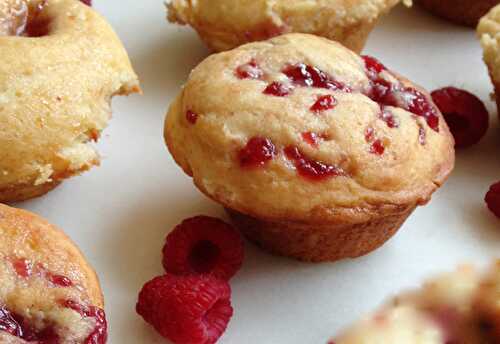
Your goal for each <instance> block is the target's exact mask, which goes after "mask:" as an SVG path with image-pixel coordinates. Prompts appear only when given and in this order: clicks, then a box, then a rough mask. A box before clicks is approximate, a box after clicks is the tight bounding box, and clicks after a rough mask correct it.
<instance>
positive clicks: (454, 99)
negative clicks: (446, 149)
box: [431, 87, 489, 148]
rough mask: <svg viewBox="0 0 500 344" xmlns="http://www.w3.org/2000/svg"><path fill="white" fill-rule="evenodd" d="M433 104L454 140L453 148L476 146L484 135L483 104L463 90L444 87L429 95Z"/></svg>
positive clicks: (485, 120) (484, 114) (485, 114)
mask: <svg viewBox="0 0 500 344" xmlns="http://www.w3.org/2000/svg"><path fill="white" fill-rule="evenodd" d="M431 96H432V99H433V100H434V103H436V105H437V107H438V108H439V110H441V112H442V113H443V116H444V119H445V121H446V123H447V124H448V127H449V128H450V131H451V133H452V134H453V137H454V138H455V146H456V147H459V148H462V147H468V146H471V145H473V144H476V143H477V142H479V140H481V138H482V137H483V136H484V135H485V134H486V131H487V130H488V124H489V114H488V110H486V107H485V106H484V104H483V102H482V101H481V100H480V99H479V98H478V97H476V96H475V95H473V94H472V93H469V92H467V91H465V90H460V89H457V88H455V87H445V88H441V89H439V90H435V91H434V92H432V93H431Z"/></svg>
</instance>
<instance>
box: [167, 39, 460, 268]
mask: <svg viewBox="0 0 500 344" xmlns="http://www.w3.org/2000/svg"><path fill="white" fill-rule="evenodd" d="M165 138H166V143H167V145H168V148H169V150H170V152H171V154H172V156H173V157H174V159H175V161H176V162H177V163H178V164H179V165H180V166H181V167H182V169H183V170H184V171H185V172H186V173H187V174H188V175H190V176H192V178H193V180H194V183H195V185H196V186H197V187H198V188H199V189H200V190H201V191H202V192H203V193H204V194H206V195H207V196H208V197H210V198H212V199H213V200H215V201H216V202H218V203H220V204H222V205H223V206H224V207H226V208H227V210H228V212H229V214H230V215H231V217H232V219H233V220H234V222H235V223H236V224H237V225H238V227H240V228H241V229H242V230H243V232H244V233H245V234H246V235H247V236H248V237H249V238H250V239H251V240H253V241H255V242H257V243H259V244H260V245H262V246H263V247H265V248H267V249H269V250H271V251H273V252H276V253H279V254H282V255H286V256H292V257H296V258H299V259H303V260H307V261H324V260H337V259H340V258H345V257H357V256H360V255H363V254H366V253H368V252H370V251H372V250H374V249H375V248H377V247H379V246H380V245H382V244H383V243H384V242H385V241H386V240H388V239H389V238H390V237H391V236H392V235H393V234H394V233H395V232H396V231H397V229H398V228H399V227H400V226H401V225H402V224H403V222H404V221H405V219H406V218H407V217H408V216H409V215H410V214H411V212H412V211H413V210H414V209H415V207H416V206H418V205H422V204H425V203H427V202H428V201H429V199H430V197H431V194H432V193H433V192H434V191H435V190H436V189H437V188H438V187H439V186H440V185H441V184H442V183H443V182H444V181H445V179H446V177H447V176H448V174H449V173H450V171H451V170H452V168H453V165H454V149H453V138H452V136H451V135H450V132H449V130H448V128H447V126H446V124H445V121H444V120H443V118H442V115H441V114H440V112H439V110H438V109H437V108H436V107H435V106H434V104H433V103H432V101H431V99H430V97H429V95H428V94H427V93H426V92H425V91H423V90H422V89H420V88H418V87H417V86H415V85H413V84H412V83H411V82H409V81H408V80H406V79H404V78H402V77H400V76H398V75H397V74H395V73H393V72H391V71H390V70H389V69H387V68H386V67H385V66H383V65H382V64H381V63H380V62H378V61H377V60H376V59H375V58H372V57H368V56H365V57H363V58H362V57H360V56H358V55H357V54H355V53H354V52H352V51H350V50H348V49H346V48H345V47H343V46H342V45H341V44H339V43H336V42H333V41H329V40H327V39H325V38H320V37H317V36H313V35H307V34H288V35H283V36H279V37H276V38H273V39H271V40H269V41H264V42H255V43H249V44H247V45H244V46H242V47H240V48H237V49H235V50H232V51H229V52H223V53H219V54H216V55H212V56H210V57H208V58H207V59H206V60H205V61H203V62H202V63H201V64H200V65H199V66H197V67H196V68H195V69H194V70H193V71H192V73H191V74H190V76H189V79H188V81H187V83H186V85H185V86H184V88H183V90H182V92H181V93H180V94H179V96H178V97H177V98H176V99H175V100H174V101H173V103H172V104H171V106H170V109H169V112H168V115H167V119H166V124H165Z"/></svg>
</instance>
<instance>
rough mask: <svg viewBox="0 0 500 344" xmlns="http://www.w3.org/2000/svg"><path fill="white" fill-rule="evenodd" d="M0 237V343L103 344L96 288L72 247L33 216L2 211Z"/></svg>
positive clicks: (103, 319) (88, 269) (100, 303)
mask: <svg viewBox="0 0 500 344" xmlns="http://www.w3.org/2000/svg"><path fill="white" fill-rule="evenodd" d="M0 236H1V237H2V240H1V241H0V281H1V287H0V342H2V343H20V344H21V343H40V344H49V343H50V344H52V343H58V344H104V343H106V340H107V322H106V317H105V314H104V310H103V309H102V308H103V298H102V293H101V290H100V287H99V282H98V280H97V277H96V275H95V273H94V271H93V270H92V269H91V267H90V266H89V265H88V264H87V263H86V261H85V259H84V257H83V256H82V254H81V253H80V251H79V250H78V249H77V248H76V247H75V246H74V245H73V243H71V242H70V241H69V239H68V238H67V237H66V236H65V235H64V234H63V233H62V232H60V231H59V230H58V229H56V228H54V227H53V226H51V225H50V224H48V223H47V222H46V221H44V220H42V219H40V218H39V217H37V216H36V215H33V214H30V213H28V212H25V211H22V210H17V209H14V208H9V207H7V206H4V205H0ZM21 252H22V255H20V253H21Z"/></svg>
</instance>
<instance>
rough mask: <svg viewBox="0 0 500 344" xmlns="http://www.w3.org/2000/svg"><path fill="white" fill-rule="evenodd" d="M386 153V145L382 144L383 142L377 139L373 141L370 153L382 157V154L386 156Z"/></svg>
mask: <svg viewBox="0 0 500 344" xmlns="http://www.w3.org/2000/svg"><path fill="white" fill-rule="evenodd" d="M384 151H385V147H384V143H383V142H382V140H380V139H377V140H375V141H373V143H372V145H371V146H370V153H372V154H376V155H382V154H384Z"/></svg>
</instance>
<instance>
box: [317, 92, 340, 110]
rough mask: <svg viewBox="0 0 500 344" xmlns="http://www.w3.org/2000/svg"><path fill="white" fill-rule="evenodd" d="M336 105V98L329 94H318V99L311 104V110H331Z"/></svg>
mask: <svg viewBox="0 0 500 344" xmlns="http://www.w3.org/2000/svg"><path fill="white" fill-rule="evenodd" d="M335 105H337V100H336V99H335V98H334V97H333V96H332V95H330V94H327V95H324V96H319V97H318V100H316V102H315V103H314V104H313V105H312V106H311V111H312V112H315V113H320V112H322V111H326V110H331V109H333V108H334V107H335Z"/></svg>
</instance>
